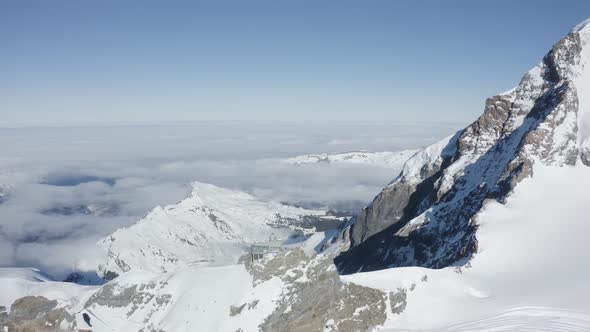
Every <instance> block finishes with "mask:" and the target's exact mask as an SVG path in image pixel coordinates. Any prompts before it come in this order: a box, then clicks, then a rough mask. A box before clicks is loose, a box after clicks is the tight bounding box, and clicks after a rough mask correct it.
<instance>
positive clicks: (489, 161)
mask: <svg viewBox="0 0 590 332" xmlns="http://www.w3.org/2000/svg"><path fill="white" fill-rule="evenodd" d="M589 42H590V27H588V25H587V24H586V23H582V24H580V25H578V26H576V28H574V29H573V30H572V31H571V32H570V33H568V34H567V36H566V37H565V38H563V39H562V40H560V41H559V42H558V43H556V44H555V45H554V47H553V48H552V49H551V50H550V51H549V53H548V54H547V55H546V56H545V57H544V58H543V60H542V61H541V62H540V63H539V64H538V65H537V66H535V67H534V68H533V69H531V70H530V71H529V72H527V73H526V74H525V75H524V77H523V78H522V80H521V81H520V83H519V84H518V86H517V87H515V88H514V89H512V90H510V91H508V92H505V93H503V94H500V95H497V96H494V97H491V98H489V99H488V100H486V105H485V110H484V114H483V115H482V116H481V117H479V118H478V119H477V120H476V121H475V122H473V123H472V124H471V125H469V126H468V127H466V128H465V129H463V130H460V131H458V132H456V133H454V134H452V135H450V136H448V137H447V138H445V139H443V140H441V141H440V142H438V143H435V144H433V145H431V146H428V147H425V148H423V149H421V150H419V151H416V152H404V153H403V157H402V156H401V155H400V156H395V157H392V155H390V156H381V155H378V154H374V155H371V154H364V153H361V154H357V153H354V154H352V155H350V154H343V155H337V156H335V155H310V156H303V157H296V158H292V159H288V160H286V161H285V162H290V163H298V164H306V163H318V162H324V160H327V161H328V162H345V161H346V160H348V161H350V160H355V161H350V162H357V161H356V160H361V159H363V160H367V159H369V160H378V162H380V163H381V162H383V163H384V164H387V163H388V162H386V161H385V160H393V159H395V160H396V161H394V162H392V164H395V163H397V162H398V161H397V160H398V159H396V158H398V157H399V158H400V159H404V158H406V157H407V158H409V159H408V160H407V161H405V162H404V166H403V167H401V172H400V174H399V175H398V176H397V177H396V178H395V179H393V180H392V181H391V182H390V183H389V184H384V185H385V188H384V189H383V191H382V192H381V193H379V194H378V195H377V196H376V197H375V199H374V200H373V202H372V203H371V204H370V205H368V206H367V207H366V208H364V209H363V210H362V211H360V212H359V215H358V217H357V218H356V220H354V222H353V221H349V220H347V219H344V218H342V219H338V218H335V217H333V216H329V215H326V213H325V212H322V211H315V210H305V209H301V208H295V207H290V206H286V205H283V204H280V203H276V202H269V201H262V200H259V199H257V198H256V197H254V196H252V195H250V194H246V193H243V192H239V191H235V190H227V189H223V188H219V187H215V186H212V185H207V184H202V183H195V184H194V185H193V190H192V193H191V194H190V195H189V196H188V197H187V198H186V199H184V200H182V201H180V202H178V203H177V204H173V205H170V206H166V207H157V208H155V209H154V210H153V211H151V212H150V213H148V214H147V215H146V216H145V217H144V218H143V219H141V220H140V221H138V222H137V223H136V224H134V225H132V226H130V227H127V228H123V229H120V230H117V231H116V232H114V233H113V234H112V235H110V236H108V237H106V238H105V239H103V240H101V241H100V242H99V243H98V245H99V246H100V247H101V248H103V249H104V252H105V257H104V260H103V261H102V262H101V264H100V266H99V267H97V271H98V272H99V274H100V275H101V276H103V277H104V278H105V279H108V280H109V281H108V282H106V283H104V284H102V285H93V286H82V285H77V284H73V283H65V282H59V281H53V280H52V279H51V277H49V276H46V275H44V274H43V273H42V272H41V271H38V270H35V269H15V268H11V269H0V294H1V295H0V326H2V327H3V328H4V330H5V331H20V330H32V331H54V330H66V331H72V330H83V331H88V330H91V331H258V330H262V331H366V330H376V331H408V330H420V331H589V330H590V304H589V302H588V301H587V298H589V297H590V283H589V282H588V275H589V274H590V266H589V265H588V259H587V253H588V252H590V241H588V240H587V239H586V238H587V236H588V234H589V233H590V222H589V221H590V220H589V218H590V217H589V216H590V205H589V204H587V198H586V197H587V188H588V185H590V168H589V166H590V148H589V147H590V100H587V99H588V96H590V64H589V62H590V53H589V52H590V45H588V43H589ZM361 156H365V157H361ZM390 157H392V159H388V158H390ZM359 158H360V159H359ZM375 162H377V161H375ZM334 221H336V222H337V223H336V224H331V225H333V226H334V227H331V228H332V229H328V228H329V227H323V226H325V225H326V224H327V223H330V222H334ZM337 224H338V226H337V227H336V225H337ZM273 235H274V237H276V238H279V239H281V241H278V240H272V241H271V239H269V238H270V237H271V236H273ZM254 243H257V244H258V245H261V246H264V247H265V248H273V250H268V251H265V252H264V255H263V257H259V256H257V257H254V256H253V255H250V254H249V253H248V249H249V248H250V245H252V244H254ZM252 249H253V248H252Z"/></svg>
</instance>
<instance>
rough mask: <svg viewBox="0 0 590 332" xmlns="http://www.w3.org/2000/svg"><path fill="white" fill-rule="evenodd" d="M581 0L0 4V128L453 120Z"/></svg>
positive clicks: (583, 8)
mask: <svg viewBox="0 0 590 332" xmlns="http://www.w3.org/2000/svg"><path fill="white" fill-rule="evenodd" d="M588 16H590V2H588V1H574V0H564V1H559V2H557V1H542V0H541V1H502V0H497V1H486V2H483V1H444V2H443V1H348V0H344V1H330V0H326V1H305V0H301V1H258V0H253V1H239V2H238V1H215V2H213V1H206V2H204V1H191V2H189V1H150V0H148V1H100V2H91V1H60V0H57V1H30V0H23V1H7V0H1V1H0V73H1V75H0V127H10V126H36V125H75V124H99V123H145V122H149V123H154V122H155V123H159V122H187V121H197V122H199V121H237V122H239V123H241V122H302V123H308V122H310V121H316V122H322V123H332V122H353V123H354V122H366V123H408V122H410V123H414V122H434V123H442V122H445V123H462V124H466V123H468V122H470V121H472V120H474V119H475V118H476V117H477V116H478V115H479V114H480V113H481V112H482V110H483V105H484V99H485V98H486V97H487V96H491V95H493V94H496V93H499V92H502V91H505V90H508V89H510V88H511V87H513V86H514V85H515V84H516V83H517V82H518V81H519V79H520V77H521V76H522V75H523V74H524V73H525V72H526V71H527V70H528V69H529V68H531V67H532V66H533V65H534V64H535V63H536V62H537V61H539V60H540V59H541V58H542V56H543V55H544V54H545V52H546V51H547V50H548V49H549V48H550V47H551V45H553V43H555V42H556V41H557V40H559V39H560V38H561V37H563V36H564V35H565V34H566V33H567V32H568V31H569V30H570V29H571V28H572V27H573V26H574V25H576V24H577V23H578V22H580V21H582V20H584V19H586V18H587V17H588Z"/></svg>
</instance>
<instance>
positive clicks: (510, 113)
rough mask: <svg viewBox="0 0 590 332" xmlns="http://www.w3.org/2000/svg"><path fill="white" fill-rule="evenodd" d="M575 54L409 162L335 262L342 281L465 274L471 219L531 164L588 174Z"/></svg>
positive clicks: (552, 63)
mask: <svg viewBox="0 0 590 332" xmlns="http://www.w3.org/2000/svg"><path fill="white" fill-rule="evenodd" d="M580 50H581V41H580V37H579V35H578V33H577V32H575V31H574V32H571V33H570V34H568V35H567V36H566V37H565V38H564V39H563V40H561V41H560V42H558V43H557V44H556V45H555V46H554V47H553V49H552V50H551V51H550V52H549V53H548V54H547V55H546V56H545V58H544V59H543V61H542V62H541V63H540V64H539V65H538V66H537V67H535V68H533V69H532V70H531V71H529V72H528V73H527V74H526V75H524V77H523V78H522V80H521V82H520V83H519V85H518V86H517V87H516V88H515V89H513V90H511V91H509V92H506V93H504V94H502V95H498V96H494V97H491V98H488V100H486V105H485V110H484V113H483V115H482V116H480V117H479V118H478V119H477V120H476V121H475V122H474V123H472V124H471V125H469V126H468V127H467V128H465V129H464V130H462V131H460V132H458V133H457V134H456V135H454V136H453V137H451V138H449V139H447V140H444V141H442V142H440V143H437V144H434V145H433V146H431V147H428V148H426V149H424V150H422V151H420V152H418V153H417V154H416V155H414V157H412V158H410V160H408V162H407V163H406V166H404V170H403V171H402V172H401V174H400V175H399V176H398V177H397V178H396V179H395V180H394V181H393V182H392V183H391V184H390V185H388V186H387V187H386V188H385V189H384V190H383V191H382V192H381V193H380V194H379V195H378V196H377V197H375V199H374V200H373V202H372V203H371V204H370V205H369V206H368V207H366V208H365V209H363V210H362V211H361V212H360V213H359V216H358V217H357V219H356V222H355V224H354V225H353V226H352V227H351V236H350V243H351V248H350V249H349V250H348V251H347V252H345V253H343V254H341V255H340V256H338V257H337V258H336V259H335V262H336V264H337V266H338V268H339V271H340V272H341V273H354V272H358V271H370V270H376V269H383V268H388V267H397V266H423V267H429V268H442V267H446V266H452V265H463V264H465V263H466V262H468V260H469V259H470V258H471V257H472V255H473V254H474V253H476V252H477V247H478V245H477V238H476V236H475V232H476V230H477V213H478V212H479V211H480V210H481V208H482V206H483V205H484V203H485V201H486V200H489V199H490V200H497V201H499V202H504V200H505V198H506V197H507V195H509V194H510V193H511V192H512V190H513V189H514V187H515V186H516V185H517V184H518V183H519V182H520V181H521V180H522V179H524V178H526V177H529V176H532V172H533V165H534V163H535V162H540V163H542V164H544V165H553V166H572V165H575V164H576V162H577V160H578V159H580V160H582V162H584V163H585V164H588V158H587V155H586V154H585V152H584V151H586V150H584V148H578V145H579V144H578V140H579V137H578V136H579V129H578V121H579V119H578V117H579V116H580V115H579V114H578V94H577V91H576V87H575V85H574V84H573V81H572V80H573V79H574V78H575V70H574V69H575V68H576V66H577V65H578V64H579V62H580ZM580 151H582V153H581V152H580Z"/></svg>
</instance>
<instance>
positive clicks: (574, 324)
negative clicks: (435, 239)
mask: <svg viewBox="0 0 590 332" xmlns="http://www.w3.org/2000/svg"><path fill="white" fill-rule="evenodd" d="M534 171H535V176H534V178H528V179H525V180H523V181H522V182H521V183H520V184H519V186H518V187H517V188H516V190H515V192H514V193H513V194H512V195H511V196H510V197H509V198H508V199H507V202H506V204H505V205H503V204H500V203H498V202H495V201H489V202H488V203H487V204H486V205H485V208H484V210H483V211H482V212H481V214H480V215H479V224H480V229H479V230H478V239H479V242H480V250H479V252H478V254H477V255H475V256H474V258H473V259H472V260H471V263H470V266H469V267H464V268H458V267H448V268H444V269H440V270H431V269H426V268H419V267H405V268H395V269H387V270H381V271H374V272H367V273H358V274H353V275H347V276H342V279H343V280H345V281H347V282H353V283H357V284H360V285H364V286H367V287H373V288H378V289H381V290H383V291H396V290H398V289H399V288H403V289H408V290H409V289H411V288H413V289H414V290H412V291H409V292H408V302H407V307H406V310H405V311H404V312H403V313H402V314H400V315H399V316H392V317H390V319H389V320H388V321H387V323H386V324H385V326H384V327H383V328H384V329H387V328H396V329H406V328H413V329H442V328H448V330H452V331H480V330H481V331H490V330H493V331H525V330H526V331H533V330H534V331H559V330H560V328H561V329H562V330H566V327H569V328H571V329H570V330H571V331H587V330H589V329H590V303H589V302H588V301H587V298H588V297H589V296H590V284H589V283H588V281H587V280H588V275H590V265H589V264H587V254H588V252H590V242H589V241H587V234H589V233H590V223H589V222H588V220H589V219H588V218H589V216H590V206H589V205H588V204H584V197H585V196H586V195H587V188H588V184H590V168H588V167H586V166H583V165H578V166H575V167H550V166H541V165H538V166H536V167H535V169H534ZM548 188H551V190H547V189H548ZM412 285H414V286H412ZM523 308H525V309H523ZM425 312H427V313H428V314H427V315H425V314H424V313H425ZM466 322H467V323H466Z"/></svg>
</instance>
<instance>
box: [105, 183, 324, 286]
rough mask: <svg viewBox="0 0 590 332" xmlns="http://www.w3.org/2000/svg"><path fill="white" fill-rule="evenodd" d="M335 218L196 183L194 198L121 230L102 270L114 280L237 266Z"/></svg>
mask: <svg viewBox="0 0 590 332" xmlns="http://www.w3.org/2000/svg"><path fill="white" fill-rule="evenodd" d="M314 217H324V218H325V219H323V220H324V221H325V222H328V219H332V221H333V219H334V218H333V217H330V216H326V215H325V212H322V211H314V210H306V209H302V208H296V207H292V206H287V205H283V204H280V203H276V202H263V201H260V200H258V199H256V198H255V197H253V196H252V195H249V194H247V193H244V192H240V191H235V190H229V189H224V188H220V187H216V186H214V185H211V184H204V183H199V182H195V183H193V189H192V192H191V194H190V195H189V196H188V197H186V198H185V199H183V200H182V201H180V202H178V203H177V204H174V205H169V206H166V207H159V206H158V207H156V208H154V209H153V210H152V211H151V212H149V213H148V214H147V215H146V216H145V217H143V218H142V219H141V220H140V221H138V222H137V223H136V224H134V225H132V226H130V227H127V228H124V229H119V230H117V231H115V232H114V233H113V234H111V235H110V236H108V237H107V238H105V239H103V240H101V241H100V242H99V245H100V246H101V247H103V248H104V249H105V251H106V253H107V259H106V260H105V262H104V263H103V264H101V265H100V267H99V271H100V273H101V274H102V275H103V276H106V277H107V278H109V279H110V278H112V277H114V276H115V275H119V274H121V273H123V272H127V271H129V270H134V269H140V270H144V271H153V272H168V271H172V270H175V269H177V268H179V267H182V266H188V265H190V264H196V263H199V262H217V263H221V262H225V263H228V262H230V263H234V262H235V261H237V258H238V257H239V256H240V255H242V254H243V253H244V252H245V248H246V246H247V245H249V244H251V243H253V242H255V241H264V240H268V238H269V236H270V235H271V234H274V235H275V236H276V237H277V238H286V237H288V236H289V235H291V234H292V233H293V230H301V231H304V232H310V231H311V232H313V230H314V224H313V222H310V220H311V221H318V222H322V219H321V218H318V220H315V218H314Z"/></svg>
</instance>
